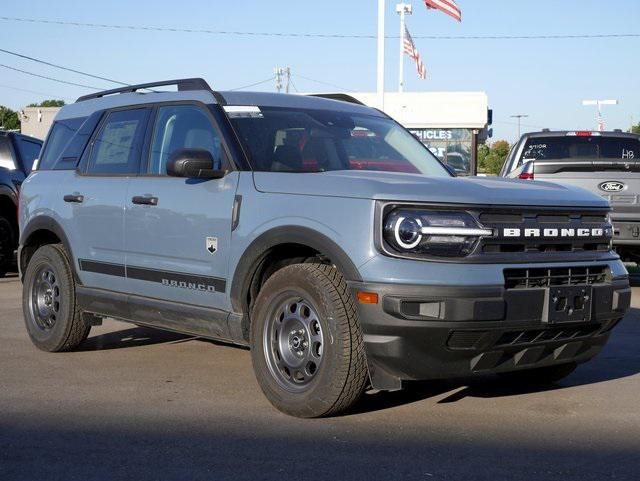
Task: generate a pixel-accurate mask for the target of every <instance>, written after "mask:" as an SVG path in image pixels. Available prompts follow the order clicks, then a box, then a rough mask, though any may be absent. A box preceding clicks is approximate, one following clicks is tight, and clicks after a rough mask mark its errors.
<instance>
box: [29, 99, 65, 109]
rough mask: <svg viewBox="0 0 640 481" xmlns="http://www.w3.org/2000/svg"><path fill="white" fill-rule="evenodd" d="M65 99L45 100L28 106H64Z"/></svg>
mask: <svg viewBox="0 0 640 481" xmlns="http://www.w3.org/2000/svg"><path fill="white" fill-rule="evenodd" d="M63 105H64V100H53V99H52V100H43V101H42V102H40V103H34V104H29V105H27V107H62V106H63Z"/></svg>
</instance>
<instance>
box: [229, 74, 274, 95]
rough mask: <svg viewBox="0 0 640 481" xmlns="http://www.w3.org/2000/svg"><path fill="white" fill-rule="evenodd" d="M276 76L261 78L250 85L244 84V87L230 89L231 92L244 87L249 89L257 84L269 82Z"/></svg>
mask: <svg viewBox="0 0 640 481" xmlns="http://www.w3.org/2000/svg"><path fill="white" fill-rule="evenodd" d="M274 78H275V77H274V76H272V77H269V78H268V79H264V80H260V82H256V83H252V84H249V85H243V86H242V87H236V88H234V89H229V91H230V92H233V91H235V90H243V89H248V88H250V87H255V86H256V85H262V84H266V83H267V82H271V81H272V80H273V79H274Z"/></svg>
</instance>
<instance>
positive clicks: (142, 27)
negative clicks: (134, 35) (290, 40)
mask: <svg viewBox="0 0 640 481" xmlns="http://www.w3.org/2000/svg"><path fill="white" fill-rule="evenodd" d="M0 20H4V21H7V22H26V23H44V24H50V25H64V26H72V27H91V28H103V29H119V30H144V31H154V32H174V33H204V34H209V35H236V36H253V37H295V38H336V39H340V38H355V39H375V38H377V37H376V36H375V35H371V34H342V33H299V32H249V31H236V30H214V29H206V28H202V29H200V28H176V27H155V26H146V25H116V24H106V23H86V22H69V21H62V20H44V19H38V18H26V17H4V16H0ZM386 38H389V39H393V38H396V39H397V38H399V36H398V35H388V36H387V37H386ZM413 38H419V39H428V40H557V39H595V38H600V39H605V38H640V33H603V34H592V33H588V34H576V35H570V34H557V35H554V34H551V35H548V34H545V35H413Z"/></svg>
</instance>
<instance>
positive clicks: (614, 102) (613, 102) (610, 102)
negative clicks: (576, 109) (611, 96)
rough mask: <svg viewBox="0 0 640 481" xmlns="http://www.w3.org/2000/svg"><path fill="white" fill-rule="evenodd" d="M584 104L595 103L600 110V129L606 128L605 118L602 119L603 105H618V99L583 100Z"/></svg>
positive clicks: (598, 121) (597, 120) (598, 122)
mask: <svg viewBox="0 0 640 481" xmlns="http://www.w3.org/2000/svg"><path fill="white" fill-rule="evenodd" d="M582 105H595V106H596V108H597V110H598V117H597V119H596V122H597V125H598V131H600V132H602V131H603V130H604V120H603V119H602V106H603V105H618V101H617V100H583V101H582Z"/></svg>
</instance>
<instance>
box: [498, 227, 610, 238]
mask: <svg viewBox="0 0 640 481" xmlns="http://www.w3.org/2000/svg"><path fill="white" fill-rule="evenodd" d="M502 235H503V236H504V237H551V238H566V237H604V236H607V237H609V236H611V229H609V228H602V227H594V228H586V227H583V228H577V229H574V228H549V229H537V228H525V229H521V228H518V227H509V228H505V229H502Z"/></svg>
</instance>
